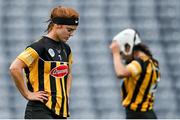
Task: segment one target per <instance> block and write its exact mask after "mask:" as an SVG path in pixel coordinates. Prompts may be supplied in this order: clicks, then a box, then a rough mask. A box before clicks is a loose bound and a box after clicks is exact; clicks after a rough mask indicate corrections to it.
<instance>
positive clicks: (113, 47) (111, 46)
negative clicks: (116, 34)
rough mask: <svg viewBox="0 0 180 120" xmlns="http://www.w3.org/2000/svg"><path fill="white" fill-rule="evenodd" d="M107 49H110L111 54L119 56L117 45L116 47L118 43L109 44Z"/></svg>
mask: <svg viewBox="0 0 180 120" xmlns="http://www.w3.org/2000/svg"><path fill="white" fill-rule="evenodd" d="M109 48H110V49H111V51H112V53H113V54H114V53H118V54H119V52H120V49H119V45H118V43H117V42H116V41H113V42H112V43H111V45H110V46H109Z"/></svg>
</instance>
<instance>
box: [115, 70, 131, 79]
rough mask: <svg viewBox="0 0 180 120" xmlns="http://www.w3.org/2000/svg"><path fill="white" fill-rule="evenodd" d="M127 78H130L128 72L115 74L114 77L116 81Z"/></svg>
mask: <svg viewBox="0 0 180 120" xmlns="http://www.w3.org/2000/svg"><path fill="white" fill-rule="evenodd" d="M129 76H130V73H129V72H125V71H121V72H116V77H117V78H118V79H122V78H125V77H129Z"/></svg>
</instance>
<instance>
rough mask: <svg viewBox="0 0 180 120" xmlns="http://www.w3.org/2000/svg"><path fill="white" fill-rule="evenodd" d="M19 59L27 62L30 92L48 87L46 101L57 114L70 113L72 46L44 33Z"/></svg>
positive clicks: (45, 89) (26, 71) (67, 114)
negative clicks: (69, 93)
mask: <svg viewBox="0 0 180 120" xmlns="http://www.w3.org/2000/svg"><path fill="white" fill-rule="evenodd" d="M18 59H20V60H22V61H23V62H24V63H25V64H26V65H27V67H26V68H25V74H26V78H27V87H28V89H29V90H30V91H31V92H36V91H46V92H47V93H48V95H49V97H48V101H44V104H45V105H46V106H47V107H48V108H49V109H50V110H52V111H53V112H54V113H55V114H57V115H59V116H63V117H68V116H69V110H68V97H67V78H68V72H69V70H70V69H71V64H72V53H71V49H70V47H69V46H68V45H67V44H66V43H64V42H57V41H54V40H52V39H50V38H48V37H45V36H43V37H42V38H41V39H40V40H38V41H36V42H34V43H32V44H31V45H29V46H28V47H27V48H26V49H25V51H23V52H22V53H21V54H20V55H19V56H18Z"/></svg>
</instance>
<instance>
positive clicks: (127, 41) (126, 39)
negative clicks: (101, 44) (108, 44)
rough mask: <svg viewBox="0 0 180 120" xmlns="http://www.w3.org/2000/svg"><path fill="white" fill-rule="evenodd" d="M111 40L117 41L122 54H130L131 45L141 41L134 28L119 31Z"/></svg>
mask: <svg viewBox="0 0 180 120" xmlns="http://www.w3.org/2000/svg"><path fill="white" fill-rule="evenodd" d="M113 40H115V41H117V43H118V44H119V47H120V52H122V53H123V54H124V55H131V54H132V51H133V47H134V46H135V45H137V44H139V43H141V39H140V38H139V35H138V33H137V32H136V30H134V29H129V28H128V29H125V30H123V31H121V32H119V33H118V34H117V35H116V36H115V37H114V38H113ZM127 46H128V47H129V48H128V50H127V49H126V48H127Z"/></svg>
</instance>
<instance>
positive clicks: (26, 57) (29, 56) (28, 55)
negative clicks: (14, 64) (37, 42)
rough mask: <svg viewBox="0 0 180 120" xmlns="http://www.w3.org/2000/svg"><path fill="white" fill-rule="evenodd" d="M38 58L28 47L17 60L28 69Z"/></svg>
mask: <svg viewBox="0 0 180 120" xmlns="http://www.w3.org/2000/svg"><path fill="white" fill-rule="evenodd" d="M38 57H39V55H38V53H37V52H36V51H35V50H34V49H33V48H31V47H28V48H26V49H25V50H24V51H23V52H22V53H21V54H20V55H19V56H18V57H17V58H18V59H20V60H22V61H23V62H24V63H25V64H26V65H27V66H28V67H29V66H30V65H31V64H32V63H33V62H34V61H35V60H36V59H37V58H38Z"/></svg>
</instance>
